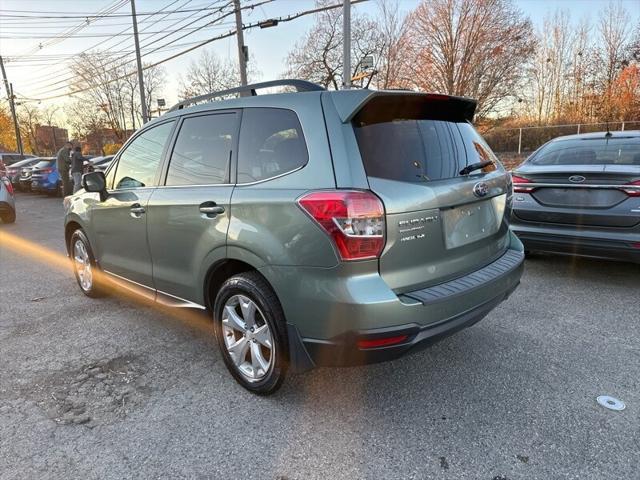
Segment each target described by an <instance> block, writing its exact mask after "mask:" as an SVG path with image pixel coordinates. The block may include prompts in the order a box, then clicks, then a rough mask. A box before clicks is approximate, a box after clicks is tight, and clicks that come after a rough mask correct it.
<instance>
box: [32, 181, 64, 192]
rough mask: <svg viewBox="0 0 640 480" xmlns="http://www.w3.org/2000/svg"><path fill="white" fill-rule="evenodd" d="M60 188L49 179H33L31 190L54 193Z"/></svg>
mask: <svg viewBox="0 0 640 480" xmlns="http://www.w3.org/2000/svg"><path fill="white" fill-rule="evenodd" d="M57 187H58V182H57V181H56V182H51V181H49V180H48V179H47V180H43V179H33V180H32V181H31V190H33V191H34V192H52V191H54V190H56V188H57Z"/></svg>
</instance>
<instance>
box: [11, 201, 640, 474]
mask: <svg viewBox="0 0 640 480" xmlns="http://www.w3.org/2000/svg"><path fill="white" fill-rule="evenodd" d="M61 222H62V206H61V202H60V199H53V198H44V197H36V196H32V195H20V196H19V198H18V221H17V223H16V224H15V225H0V239H1V238H4V240H5V241H6V240H7V238H8V235H6V234H12V235H18V236H20V237H22V238H25V239H28V240H30V241H33V242H36V243H37V244H38V245H41V246H44V247H47V248H49V249H51V250H53V251H55V252H56V253H58V254H62V253H63V246H62V229H61ZM0 249H1V251H0V302H2V303H1V307H0V309H1V310H0V478H2V479H9V478H16V479H24V478H39V479H42V478H65V479H66V478H86V479H93V478H100V479H111V478H113V479H120V478H128V477H137V478H243V479H244V478H267V479H269V478H270V479H276V478H278V479H284V478H286V479H293V478H319V477H320V478H324V479H329V478H330V479H334V478H335V479H338V478H349V479H353V478H375V479H379V478H445V479H447V478H451V479H457V478H469V479H487V480H491V479H505V478H507V479H535V478H540V479H549V478H576V479H587V478H597V479H602V478H638V477H637V475H638V471H640V461H639V453H640V375H639V372H640V348H639V345H640V333H639V332H640V329H639V328H638V325H639V323H640V314H639V311H640V310H639V307H640V303H639V302H638V298H639V295H638V293H639V292H640V275H638V274H639V273H640V269H639V268H638V267H637V266H631V265H625V264H620V263H608V262H601V261H595V260H575V259H568V258H561V257H552V256H539V257H537V258H533V259H531V260H529V261H528V262H527V271H526V274H525V276H524V278H523V281H522V285H521V287H520V288H519V289H518V290H517V291H516V293H514V295H513V296H512V297H511V298H510V299H509V300H508V301H507V302H505V303H504V304H502V305H501V306H500V307H499V308H498V309H496V310H495V311H494V312H493V313H491V314H490V316H489V317H487V318H486V319H485V320H483V321H482V322H480V323H479V324H477V325H476V326H474V327H473V328H470V329H467V330H465V331H463V332H461V333H459V334H457V335H455V336H453V337H451V338H449V339H447V340H445V341H443V342H441V343H439V344H437V345H436V346H434V347H433V348H431V349H430V350H426V351H423V352H420V353H417V354H415V355H412V356H408V357H405V358H403V359H400V360H397V361H394V362H391V363H386V364H379V365H374V366H368V367H360V368H348V369H318V370H315V371H313V372H310V373H308V374H305V375H298V376H291V377H289V378H288V379H287V382H286V383H285V385H284V387H283V388H282V390H281V391H280V392H278V393H277V394H276V395H274V396H271V397H267V398H262V397H257V396H254V395H251V394H249V393H247V392H246V391H245V390H243V389H242V388H241V387H239V386H238V385H236V383H235V382H234V381H233V380H232V379H231V377H230V376H229V375H228V374H227V372H226V370H225V367H224V365H223V362H222V361H221V358H220V354H219V353H218V352H217V350H216V347H215V345H214V342H213V340H212V337H211V335H210V332H209V330H208V326H207V322H206V320H204V319H203V318H201V317H198V316H197V315H193V316H192V315H183V316H179V317H176V316H174V315H170V314H167V313H163V312H160V311H158V310H156V309H154V308H151V307H149V306H141V305H139V304H137V303H135V302H131V301H128V300H126V299H115V298H106V299H101V300H90V299H88V298H85V297H84V296H83V295H82V294H81V293H80V291H79V289H78V288H77V286H76V284H75V282H74V279H73V278H72V276H71V274H70V273H69V272H68V271H65V270H63V269H61V268H60V266H59V262H57V257H50V256H44V257H43V256H40V253H39V251H37V250H33V251H32V250H30V251H29V252H28V255H29V257H27V256H17V255H15V254H13V253H12V252H11V251H9V249H8V248H7V247H6V244H5V245H3V244H2V243H1V241H0ZM601 394H610V395H613V396H616V397H618V398H621V399H623V400H624V401H625V402H626V403H627V408H626V410H624V411H623V412H612V411H608V410H605V409H603V408H602V407H600V406H598V405H597V404H596V402H595V398H596V396H598V395H601Z"/></svg>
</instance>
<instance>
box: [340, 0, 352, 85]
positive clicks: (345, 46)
mask: <svg viewBox="0 0 640 480" xmlns="http://www.w3.org/2000/svg"><path fill="white" fill-rule="evenodd" d="M343 5H344V6H343V8H342V70H343V73H342V88H343V89H345V90H349V89H350V88H351V0H344V4H343Z"/></svg>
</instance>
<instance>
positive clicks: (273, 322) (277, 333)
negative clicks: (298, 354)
mask: <svg viewBox="0 0 640 480" xmlns="http://www.w3.org/2000/svg"><path fill="white" fill-rule="evenodd" d="M213 310H214V329H215V334H216V339H217V341H218V345H219V347H220V350H221V352H222V357H223V359H224V363H225V365H226V366H227V368H228V369H229V371H230V372H231V374H232V375H233V377H234V378H235V379H236V380H237V381H238V383H240V384H241V385H242V386H243V387H244V388H246V389H247V390H250V391H251V392H253V393H257V394H262V395H266V394H270V393H273V392H275V391H276V390H277V389H278V388H280V385H281V384H282V382H283V380H284V378H285V375H286V372H287V363H288V342H287V336H286V328H285V318H284V313H283V312H282V307H281V306H280V302H279V301H278V298H277V297H276V295H275V293H274V292H273V290H272V289H271V287H270V286H269V284H268V283H267V282H266V281H265V280H264V278H262V277H261V276H260V275H259V274H258V273H255V272H248V273H242V274H238V275H235V276H233V277H231V278H229V279H228V280H227V281H226V282H224V284H223V285H222V287H221V288H220V290H219V292H218V294H217V296H216V299H215V304H214V309H213Z"/></svg>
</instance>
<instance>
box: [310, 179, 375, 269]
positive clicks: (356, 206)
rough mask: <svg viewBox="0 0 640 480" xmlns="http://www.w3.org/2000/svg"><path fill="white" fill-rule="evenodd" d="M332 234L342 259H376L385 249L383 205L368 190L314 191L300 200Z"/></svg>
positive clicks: (328, 232)
mask: <svg viewBox="0 0 640 480" xmlns="http://www.w3.org/2000/svg"><path fill="white" fill-rule="evenodd" d="M298 204H299V205H300V207H302V209H303V210H304V211H305V212H307V213H308V214H309V215H310V216H311V218H313V219H314V220H315V221H316V222H317V223H318V224H319V225H320V226H321V227H322V229H323V230H324V231H325V232H327V234H329V236H330V237H331V239H332V240H333V243H334V244H335V246H336V248H337V249H338V253H339V254H340V257H341V258H342V260H363V259H367V258H377V257H379V256H380V254H381V253H382V249H383V248H384V229H385V225H384V205H383V204H382V201H381V200H380V199H379V198H378V197H376V196H375V195H374V194H373V193H371V192H368V191H352V190H344V191H340V190H338V191H326V192H312V193H309V194H307V195H305V196H303V197H301V198H300V199H299V200H298Z"/></svg>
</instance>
